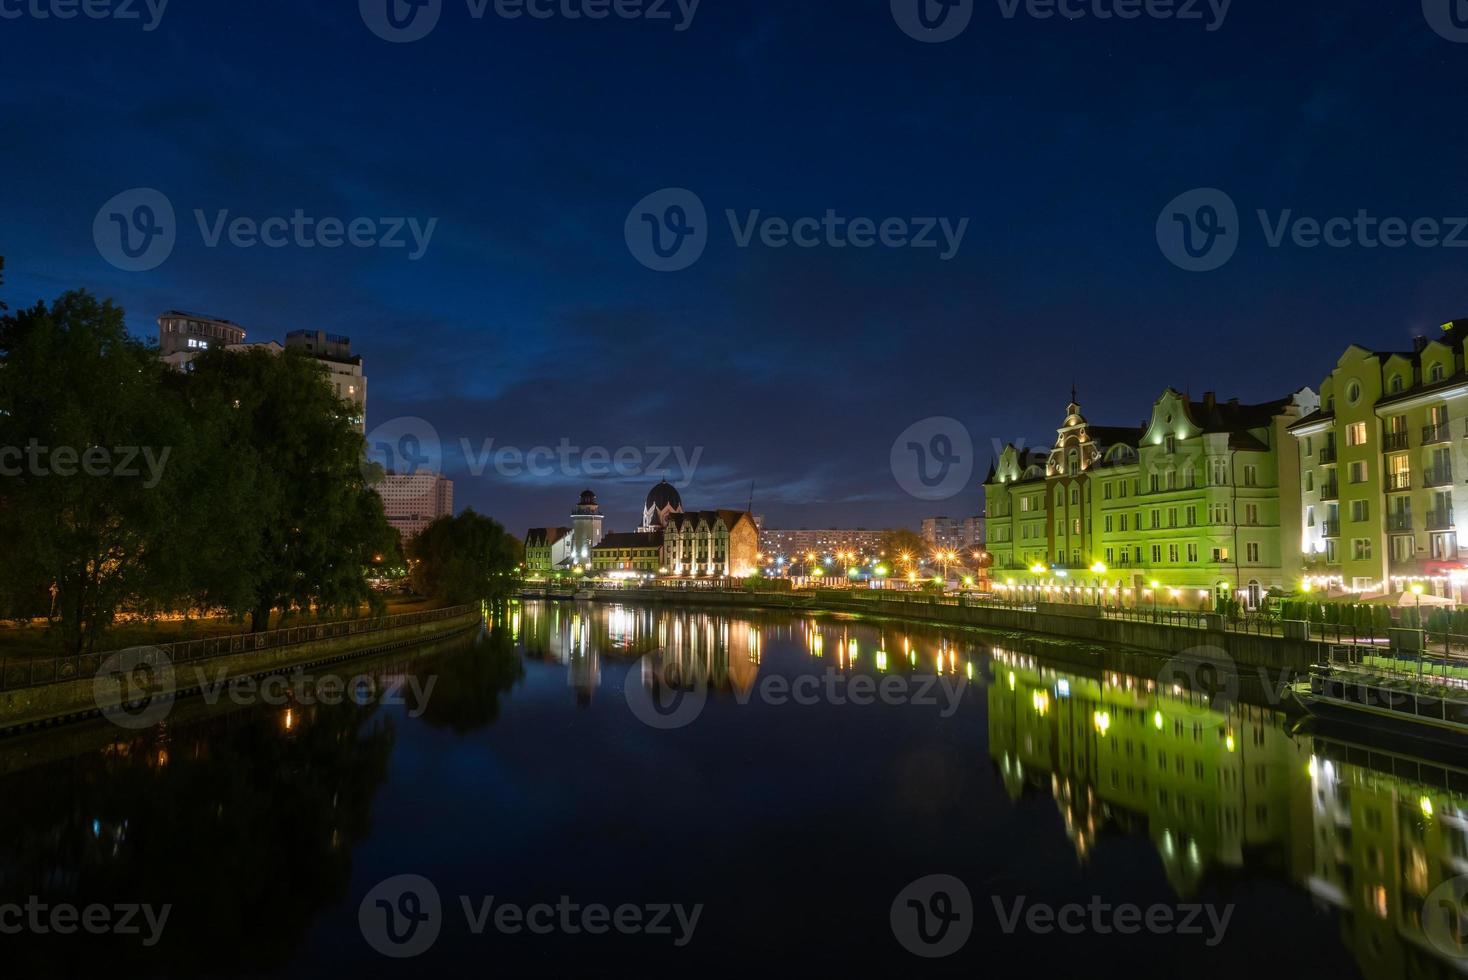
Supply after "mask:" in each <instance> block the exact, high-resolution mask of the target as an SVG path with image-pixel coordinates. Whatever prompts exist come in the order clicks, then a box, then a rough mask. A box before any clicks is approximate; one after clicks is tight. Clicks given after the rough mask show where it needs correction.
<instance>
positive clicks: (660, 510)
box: [642, 480, 683, 531]
mask: <svg viewBox="0 0 1468 980" xmlns="http://www.w3.org/2000/svg"><path fill="white" fill-rule="evenodd" d="M681 513H683V498H682V497H680V496H679V495H678V490H677V488H676V487H674V486H673V485H672V484H671V483H669V482H668V481H667V480H664V481H663V482H661V483H659V484H658V485H657V486H655V487H653V488H652V489H651V490H649V491H648V492H647V500H646V502H645V503H644V504H643V506H642V530H644V531H658V530H661V529H662V527H663V525H665V524H667V523H668V516H669V515H670V514H681Z"/></svg>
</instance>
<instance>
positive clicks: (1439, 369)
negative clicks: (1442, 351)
mask: <svg viewBox="0 0 1468 980" xmlns="http://www.w3.org/2000/svg"><path fill="white" fill-rule="evenodd" d="M1444 376H1445V372H1444V371H1443V366H1442V365H1441V364H1434V365H1433V366H1432V367H1431V368H1429V369H1428V372H1427V380H1428V381H1431V382H1436V381H1441V380H1442V379H1443V377H1444Z"/></svg>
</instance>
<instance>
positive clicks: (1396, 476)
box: [1386, 472, 1412, 493]
mask: <svg viewBox="0 0 1468 980" xmlns="http://www.w3.org/2000/svg"><path fill="white" fill-rule="evenodd" d="M1386 488H1387V490H1388V492H1391V493H1396V492H1397V491H1399V490H1411V489H1412V474H1411V473H1410V472H1407V473H1388V474H1387V475H1386Z"/></svg>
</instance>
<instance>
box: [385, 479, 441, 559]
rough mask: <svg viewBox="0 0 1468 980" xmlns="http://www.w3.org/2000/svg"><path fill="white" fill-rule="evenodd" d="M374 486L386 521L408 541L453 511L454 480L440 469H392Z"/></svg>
mask: <svg viewBox="0 0 1468 980" xmlns="http://www.w3.org/2000/svg"><path fill="white" fill-rule="evenodd" d="M374 489H376V490H377V494H378V496H380V497H381V498H382V508H383V510H384V511H385V512H386V513H387V522H388V523H389V524H391V525H392V526H393V528H394V529H395V530H396V531H397V532H398V534H399V536H401V537H402V539H403V540H404V541H405V542H406V541H408V540H410V539H412V538H413V537H414V536H416V535H417V534H419V533H421V532H422V530H423V529H424V528H426V527H427V526H428V525H430V524H432V523H433V522H434V521H436V520H438V519H439V518H440V517H452V516H453V513H454V481H453V480H450V479H448V478H447V477H444V476H440V475H438V474H437V473H426V472H425V473H412V474H397V473H389V474H387V475H386V476H385V477H383V479H382V482H381V483H379V484H377V486H376V487H375V488H374Z"/></svg>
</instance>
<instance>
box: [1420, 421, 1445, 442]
mask: <svg viewBox="0 0 1468 980" xmlns="http://www.w3.org/2000/svg"><path fill="white" fill-rule="evenodd" d="M1447 441H1448V424H1447V423H1446V422H1440V423H1438V424H1437V425H1424V426H1423V427H1422V444H1423V445H1424V446H1430V445H1432V444H1433V443H1435V442H1447Z"/></svg>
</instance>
